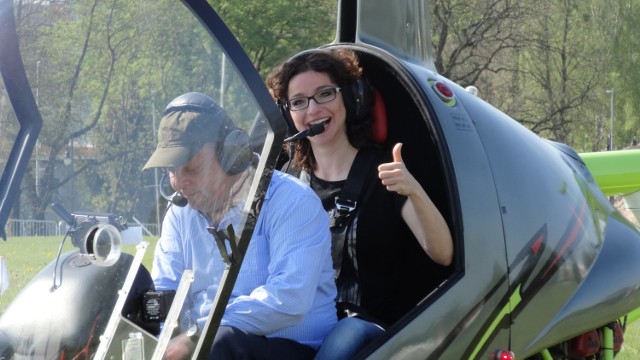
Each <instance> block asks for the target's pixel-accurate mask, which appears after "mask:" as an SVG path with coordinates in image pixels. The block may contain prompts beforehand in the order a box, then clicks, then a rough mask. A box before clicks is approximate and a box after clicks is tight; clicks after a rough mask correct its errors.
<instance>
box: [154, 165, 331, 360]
mask: <svg viewBox="0 0 640 360" xmlns="http://www.w3.org/2000/svg"><path fill="white" fill-rule="evenodd" d="M231 222H232V223H233V222H234V221H233V220H232V221H231ZM208 226H210V224H209V221H208V220H207V219H206V218H205V216H203V215H202V214H201V213H200V212H199V211H197V210H195V209H193V208H191V207H190V206H186V207H184V208H180V207H177V206H171V207H170V208H169V210H168V211H167V214H166V216H165V219H164V221H163V224H162V235H161V237H160V240H159V241H158V244H157V246H156V249H155V256H154V261H153V269H152V272H151V274H152V276H153V279H154V283H155V285H156V289H157V290H175V289H176V288H177V286H178V283H179V281H180V278H181V276H182V272H183V270H184V269H192V270H194V282H193V283H192V285H191V289H190V293H189V297H188V299H187V300H186V303H185V307H187V308H189V309H190V310H191V311H190V314H196V315H195V317H196V318H197V320H198V323H199V326H200V328H202V327H203V325H204V321H206V318H207V316H208V315H209V311H210V309H211V305H212V302H213V300H214V298H215V295H216V292H217V290H218V284H219V282H220V279H221V276H222V273H223V271H224V268H225V264H224V262H223V261H222V258H221V256H220V252H219V251H218V247H217V245H216V244H215V241H214V238H213V236H212V235H211V234H209V232H208V231H207V227H208ZM222 226H223V224H221V226H220V227H222ZM333 272H334V271H333V267H332V262H331V235H330V233H329V223H328V217H327V213H326V212H325V211H324V209H323V208H322V204H321V203H320V200H319V198H318V197H317V195H316V194H315V193H314V192H313V190H311V189H310V188H309V187H308V186H307V185H305V184H303V183H302V182H300V181H298V180H297V179H295V178H293V177H291V176H289V175H286V174H283V173H281V172H277V171H276V172H274V174H273V177H272V180H271V184H270V185H269V188H268V190H267V193H266V196H265V201H264V204H263V206H262V209H261V211H260V216H259V217H258V220H257V223H256V227H255V230H254V233H253V236H252V238H251V242H250V244H249V248H248V249H247V253H246V255H245V257H244V260H243V263H242V267H241V270H240V273H239V275H238V280H237V281H236V284H235V287H234V289H233V292H232V295H231V298H230V300H229V304H228V305H227V309H226V311H225V314H224V317H223V319H222V323H221V325H230V326H235V327H237V328H240V329H243V330H245V331H248V332H251V333H253V334H257V335H265V336H267V337H281V338H287V339H292V340H296V341H298V342H300V343H302V344H305V345H308V346H311V347H313V348H315V349H317V348H318V347H319V346H320V344H321V343H322V340H323V339H324V337H325V336H326V335H327V333H328V332H329V331H330V330H331V329H332V328H333V326H334V325H335V324H336V321H337V319H336V309H335V297H336V287H335V281H334V279H333Z"/></svg>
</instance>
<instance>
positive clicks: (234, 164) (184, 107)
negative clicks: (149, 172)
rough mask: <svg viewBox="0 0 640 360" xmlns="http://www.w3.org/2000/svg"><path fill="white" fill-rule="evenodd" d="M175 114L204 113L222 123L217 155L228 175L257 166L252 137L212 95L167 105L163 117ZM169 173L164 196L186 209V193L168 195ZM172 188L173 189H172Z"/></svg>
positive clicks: (186, 97)
mask: <svg viewBox="0 0 640 360" xmlns="http://www.w3.org/2000/svg"><path fill="white" fill-rule="evenodd" d="M174 111H190V112H199V113H203V114H212V115H213V118H212V121H218V122H220V124H219V127H218V128H217V129H216V130H215V131H217V132H218V133H219V134H218V135H217V136H216V143H215V145H216V155H217V157H218V162H219V163H220V167H221V168H222V171H224V172H225V173H226V174H228V175H236V174H239V173H241V172H243V171H244V170H246V169H247V168H248V167H249V166H251V164H252V163H253V160H254V156H253V151H252V150H251V140H250V138H249V135H248V134H247V133H246V132H245V131H244V130H242V129H240V128H239V127H237V126H236V125H235V124H234V123H233V121H232V120H231V119H230V118H229V117H228V116H227V114H226V113H225V112H224V110H223V109H222V108H221V107H220V106H219V105H218V104H217V103H216V102H215V101H213V99H211V98H210V97H209V96H207V95H205V94H202V93H198V92H191V93H187V94H184V95H181V96H178V97H177V98H175V99H174V100H173V101H171V102H170V103H169V105H167V107H166V108H165V109H164V112H163V115H167V114H169V113H171V112H174ZM166 175H167V174H166V173H165V174H164V175H163V176H162V179H161V181H160V184H159V188H160V189H159V190H160V194H161V195H162V197H164V198H165V199H166V200H168V201H170V202H171V203H173V204H175V205H178V206H186V205H187V199H186V198H184V196H182V194H180V193H178V192H175V193H174V194H173V195H167V193H166V191H165V187H166V184H164V185H163V182H168V176H166ZM169 188H170V186H169Z"/></svg>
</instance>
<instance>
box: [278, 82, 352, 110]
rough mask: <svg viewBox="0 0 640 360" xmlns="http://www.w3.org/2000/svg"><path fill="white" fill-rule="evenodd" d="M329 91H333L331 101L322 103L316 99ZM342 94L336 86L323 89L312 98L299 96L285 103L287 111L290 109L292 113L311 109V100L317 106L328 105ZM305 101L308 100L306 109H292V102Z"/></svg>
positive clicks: (340, 89)
mask: <svg viewBox="0 0 640 360" xmlns="http://www.w3.org/2000/svg"><path fill="white" fill-rule="evenodd" d="M327 90H331V91H333V98H332V99H331V100H326V101H324V100H322V101H318V99H316V96H318V95H319V94H320V93H322V92H325V91H327ZM339 92H342V88H340V87H338V86H334V87H326V88H323V89H320V90H318V91H317V92H316V93H315V94H313V95H312V96H299V97H295V98H293V99H289V100H286V101H285V102H284V103H285V105H286V106H287V109H289V110H290V111H301V110H304V109H306V108H308V107H309V103H310V102H311V100H312V99H313V101H315V102H316V104H326V103H330V102H332V101H333V100H335V99H336V98H337V97H338V93H339ZM302 99H305V100H307V103H306V104H305V105H304V107H298V108H296V109H293V108H292V107H291V101H297V100H302Z"/></svg>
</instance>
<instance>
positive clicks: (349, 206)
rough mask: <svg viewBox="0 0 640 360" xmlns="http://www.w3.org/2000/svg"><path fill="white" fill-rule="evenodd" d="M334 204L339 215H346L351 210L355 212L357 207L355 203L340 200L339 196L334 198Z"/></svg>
mask: <svg viewBox="0 0 640 360" xmlns="http://www.w3.org/2000/svg"><path fill="white" fill-rule="evenodd" d="M335 203H336V210H338V212H339V213H340V214H348V213H350V212H352V211H353V210H355V209H356V206H357V205H358V202H357V201H351V200H349V199H341V198H340V197H339V196H336V200H335Z"/></svg>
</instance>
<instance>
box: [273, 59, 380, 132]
mask: <svg viewBox="0 0 640 360" xmlns="http://www.w3.org/2000/svg"><path fill="white" fill-rule="evenodd" d="M314 53H326V54H330V50H327V49H311V50H305V51H302V52H299V53H297V54H296V55H294V56H292V57H291V58H289V60H287V61H286V62H285V64H287V63H289V62H291V61H294V60H298V59H300V58H303V57H307V56H309V55H312V54H314ZM289 80H291V79H289ZM340 88H341V92H342V98H343V99H344V106H345V108H346V110H347V121H354V120H355V121H357V120H361V119H363V118H364V117H365V116H367V114H369V111H370V109H371V105H372V103H373V91H372V88H371V86H370V84H369V82H368V81H367V79H365V78H363V77H362V76H361V77H359V78H358V79H356V81H355V82H353V83H352V84H349V85H346V86H341V87H340ZM276 103H277V104H278V107H279V108H280V112H281V113H282V116H284V119H285V121H286V122H287V126H288V128H289V131H290V132H291V134H295V133H296V132H298V130H297V129H296V126H295V124H294V122H293V118H292V117H291V113H290V112H289V106H288V105H287V101H286V100H285V99H279V100H278V101H277V102H276Z"/></svg>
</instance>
